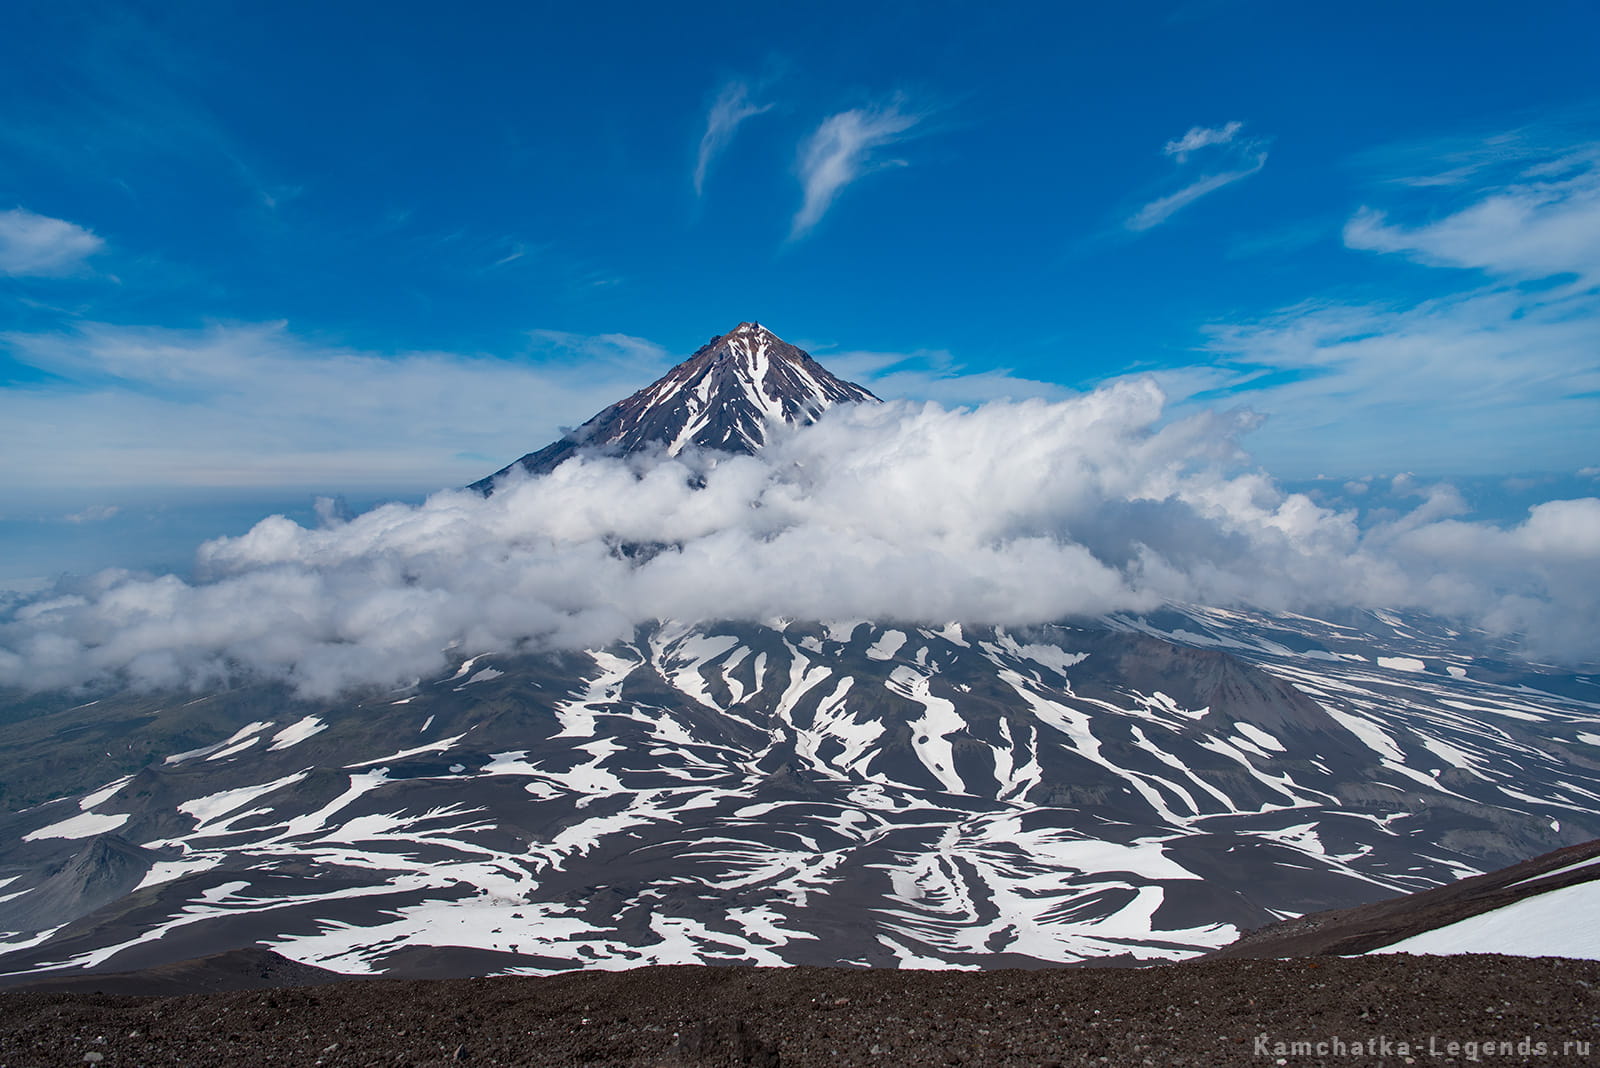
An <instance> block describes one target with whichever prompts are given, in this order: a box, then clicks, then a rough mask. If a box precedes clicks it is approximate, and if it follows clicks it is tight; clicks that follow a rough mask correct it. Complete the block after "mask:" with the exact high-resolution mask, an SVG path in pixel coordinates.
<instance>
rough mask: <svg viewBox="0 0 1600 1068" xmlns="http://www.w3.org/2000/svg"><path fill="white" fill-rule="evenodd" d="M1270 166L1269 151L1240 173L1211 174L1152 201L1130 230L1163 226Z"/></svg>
mask: <svg viewBox="0 0 1600 1068" xmlns="http://www.w3.org/2000/svg"><path fill="white" fill-rule="evenodd" d="M1266 164H1267V154H1266V153H1265V152H1262V153H1260V154H1259V155H1257V156H1256V157H1255V158H1254V159H1253V160H1251V161H1250V163H1249V166H1246V167H1244V168H1242V169H1240V170H1236V171H1223V172H1222V173H1220V174H1208V175H1206V176H1205V177H1204V178H1200V179H1198V180H1196V181H1194V182H1191V183H1189V184H1188V185H1186V186H1184V187H1183V188H1182V189H1180V190H1178V191H1177V192H1176V193H1172V194H1170V195H1168V196H1164V197H1160V198H1158V199H1156V200H1152V201H1151V202H1150V203H1148V204H1146V205H1145V206H1144V207H1142V208H1140V209H1139V210H1138V211H1136V212H1134V213H1133V214H1132V215H1130V216H1129V217H1128V221H1127V224H1126V225H1127V227H1128V229H1130V230H1136V231H1142V230H1148V229H1150V228H1151V227H1153V226H1160V225H1161V224H1162V223H1164V222H1166V221H1167V220H1168V219H1170V218H1172V216H1174V215H1176V214H1177V213H1178V212H1179V211H1181V210H1182V209H1183V208H1186V207H1188V206H1189V205H1190V204H1193V203H1194V202H1195V201H1197V200H1199V199H1200V198H1201V197H1203V196H1205V195H1206V194H1207V193H1215V192H1216V191H1217V190H1219V189H1221V188H1223V187H1224V186H1229V185H1232V184H1233V183H1234V182H1237V181H1239V180H1240V179H1241V178H1248V177H1250V176H1251V175H1252V174H1254V173H1256V172H1257V171H1259V170H1260V169H1261V168H1262V167H1264V166H1266Z"/></svg>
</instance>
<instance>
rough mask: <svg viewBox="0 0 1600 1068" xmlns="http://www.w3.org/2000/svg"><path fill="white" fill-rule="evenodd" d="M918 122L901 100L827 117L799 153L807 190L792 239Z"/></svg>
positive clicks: (800, 233)
mask: <svg viewBox="0 0 1600 1068" xmlns="http://www.w3.org/2000/svg"><path fill="white" fill-rule="evenodd" d="M919 121H921V116H920V115H915V114H911V113H909V112H907V111H904V110H902V107H901V101H899V100H898V99H896V100H893V101H891V102H890V103H888V104H885V105H882V106H880V107H872V108H854V109H852V110H850V111H842V112H840V113H839V114H837V115H830V116H829V117H828V118H826V119H824V120H823V121H822V125H820V126H818V127H817V129H816V131H815V132H814V133H812V135H811V137H810V138H809V139H808V140H807V141H806V143H805V145H804V147H803V148H802V149H801V151H800V183H801V185H802V186H803V187H804V191H805V192H804V198H803V200H802V203H801V205H800V210H799V211H798V212H796V213H795V217H794V223H793V225H792V226H791V227H790V230H789V236H790V237H791V238H797V237H800V236H802V235H804V234H805V233H807V232H808V231H809V230H810V229H811V228H812V227H814V226H816V225H817V223H818V222H820V221H821V219H822V216H823V215H824V214H825V213H826V212H827V210H828V208H829V206H830V205H832V203H833V201H834V198H835V197H837V196H838V195H839V193H840V191H841V190H843V189H844V187H845V186H847V185H849V184H850V183H851V182H853V181H855V180H856V179H857V178H859V177H861V175H862V173H863V170H864V168H868V167H869V166H872V165H873V164H874V161H873V159H872V153H873V151H874V150H875V149H878V148H881V147H883V146H884V145H889V144H893V143H894V142H896V141H898V140H900V139H901V137H902V135H903V134H904V133H905V132H906V131H907V130H909V129H911V128H912V127H913V126H915V125H916V124H917V123H918V122H919ZM877 165H879V166H881V165H882V164H881V163H879V164H877Z"/></svg>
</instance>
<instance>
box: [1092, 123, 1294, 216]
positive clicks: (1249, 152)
mask: <svg viewBox="0 0 1600 1068" xmlns="http://www.w3.org/2000/svg"><path fill="white" fill-rule="evenodd" d="M1243 129H1244V123H1242V122H1238V121H1235V122H1229V123H1227V124H1225V125H1223V126H1217V127H1208V126H1193V127H1190V129H1189V131H1188V132H1187V133H1185V134H1184V135H1183V136H1182V137H1180V138H1178V139H1176V140H1174V141H1168V142H1167V143H1166V145H1165V146H1163V148H1162V150H1161V152H1162V155H1165V156H1171V157H1172V159H1173V160H1174V161H1176V162H1177V164H1178V165H1179V166H1180V167H1184V166H1187V164H1188V163H1189V160H1190V157H1191V156H1193V155H1194V154H1196V153H1199V152H1206V153H1207V157H1208V158H1214V159H1219V161H1220V162H1222V163H1224V164H1226V165H1227V166H1226V168H1225V169H1222V170H1212V171H1211V172H1210V173H1208V174H1204V175H1201V176H1200V177H1199V178H1196V179H1194V180H1193V181H1191V182H1189V184H1187V185H1185V186H1183V187H1182V188H1181V189H1179V190H1177V191H1176V192H1173V193H1168V194H1167V195H1166V196H1163V197H1157V198H1156V199H1155V200H1152V201H1150V202H1149V203H1148V204H1146V205H1145V206H1144V207H1142V208H1140V209H1139V210H1138V211H1136V212H1134V213H1133V214H1132V215H1130V216H1128V218H1127V220H1126V221H1125V222H1124V223H1123V225H1124V226H1125V227H1127V228H1128V229H1129V230H1132V231H1134V232H1135V233H1141V232H1143V231H1145V230H1149V229H1151V228H1153V227H1156V226H1160V225H1161V224H1162V223H1164V222H1166V221H1167V220H1168V219H1170V218H1172V217H1173V216H1174V215H1176V214H1177V213H1178V212H1180V211H1182V210H1183V209H1184V208H1186V207H1188V206H1189V205H1190V204H1193V203H1194V202H1195V201H1197V200H1199V199H1200V198H1201V197H1203V196H1206V195H1207V194H1209V193H1215V192H1216V191H1217V190H1219V189H1221V188H1223V187H1224V186H1229V185H1232V184H1233V183H1234V182H1237V181H1239V180H1240V179H1243V178H1248V177H1250V176H1251V175H1252V174H1254V173H1256V172H1257V171H1259V170H1260V169H1261V168H1262V167H1264V166H1266V163H1267V150H1266V147H1265V144H1264V142H1262V141H1261V140H1259V139H1257V138H1250V137H1241V136H1239V135H1240V133H1241V131H1243ZM1208 150H1216V151H1214V152H1213V151H1208Z"/></svg>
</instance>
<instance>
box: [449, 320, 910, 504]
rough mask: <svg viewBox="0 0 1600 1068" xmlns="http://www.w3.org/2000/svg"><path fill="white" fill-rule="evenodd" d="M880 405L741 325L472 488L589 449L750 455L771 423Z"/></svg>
mask: <svg viewBox="0 0 1600 1068" xmlns="http://www.w3.org/2000/svg"><path fill="white" fill-rule="evenodd" d="M877 400H878V398H877V397H875V396H873V395H872V394H871V393H870V392H868V391H867V390H865V389H863V388H862V387H861V386H858V385H856V384H855V383H853V382H846V381H844V380H843V379H840V378H837V377H835V376H834V375H833V374H831V373H829V371H828V369H827V368H825V367H823V366H822V365H821V364H820V363H818V362H817V361H816V360H814V359H812V358H811V356H810V354H809V353H806V352H804V351H802V350H800V349H798V348H796V347H795V346H793V345H790V344H789V343H788V342H786V341H784V340H783V339H782V338H780V337H778V335H776V334H774V333H773V332H772V331H770V330H768V329H767V328H766V327H764V326H762V325H761V324H760V323H757V322H745V323H740V324H739V325H738V326H736V327H734V328H733V329H732V330H730V331H728V332H727V333H726V334H719V335H717V336H716V337H713V338H712V339H711V340H710V341H708V342H707V343H706V344H705V345H703V346H702V347H701V348H700V349H699V350H698V351H696V352H695V353H694V355H692V356H690V357H689V358H688V359H687V360H685V361H683V362H682V363H680V364H679V365H678V366H676V367H674V368H673V369H672V370H671V371H668V372H667V373H666V374H665V375H663V376H662V377H661V378H659V379H657V380H656V381H655V382H652V383H651V384H650V385H648V386H646V387H645V388H644V389H641V390H640V391H639V392H637V393H635V394H634V395H633V396H631V397H629V398H627V399H626V400H622V401H618V402H617V403H616V404H613V405H612V406H611V407H609V408H607V409H606V410H605V411H603V412H601V413H599V414H598V415H596V416H595V417H594V418H593V419H590V420H589V421H588V422H587V423H584V424H583V425H582V426H581V427H579V428H578V429H577V430H575V431H573V432H572V433H571V434H568V435H567V436H566V437H564V438H562V439H561V440H560V441H557V442H553V443H552V444H550V445H547V446H545V447H544V448H543V449H540V450H539V451H538V452H533V453H529V454H528V455H526V456H524V457H522V459H520V460H518V461H517V462H516V463H515V464H512V465H510V466H508V467H506V468H504V469H502V470H500V471H497V472H495V473H494V474H493V475H491V476H489V477H488V478H486V479H484V480H483V481H482V482H478V483H475V484H474V488H475V489H479V490H482V491H485V492H487V491H489V490H490V489H492V485H493V482H494V480H495V479H496V478H499V477H500V476H501V475H503V474H505V473H507V472H509V471H511V470H512V469H513V468H515V467H518V466H521V467H522V468H524V469H526V470H527V471H529V472H531V473H533V474H544V473H545V472H548V471H552V470H554V469H555V468H556V467H557V466H558V465H559V464H561V463H562V462H563V461H565V460H566V459H567V458H569V457H570V456H572V455H573V454H574V453H575V452H577V451H578V450H579V449H580V448H584V447H588V448H599V449H603V450H606V451H613V452H617V453H628V452H636V451H638V450H640V449H644V448H648V447H651V446H656V445H664V446H665V447H666V450H667V452H668V453H670V454H673V455H676V454H677V453H678V452H680V451H681V450H683V449H684V448H687V447H688V446H690V445H698V446H700V447H702V448H708V449H721V450H724V451H727V452H743V453H749V452H753V451H755V450H756V449H758V448H760V447H761V446H762V445H763V444H764V443H765V441H766V427H767V424H768V423H769V422H773V421H781V422H784V423H791V424H803V423H810V422H812V421H814V420H815V419H816V418H817V417H818V416H819V415H820V414H821V413H822V412H823V411H825V410H826V409H828V408H831V407H832V406H833V405H835V404H841V403H858V402H863V401H874V402H875V401H877Z"/></svg>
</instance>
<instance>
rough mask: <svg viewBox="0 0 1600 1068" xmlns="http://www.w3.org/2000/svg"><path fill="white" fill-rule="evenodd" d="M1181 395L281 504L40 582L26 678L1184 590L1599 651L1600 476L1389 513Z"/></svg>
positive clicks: (943, 416) (371, 674)
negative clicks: (243, 525)
mask: <svg viewBox="0 0 1600 1068" xmlns="http://www.w3.org/2000/svg"><path fill="white" fill-rule="evenodd" d="M1163 406H1164V399H1163V397H1162V394H1161V392H1160V390H1159V389H1158V388H1157V387H1156V386H1155V385H1154V384H1153V383H1152V382H1150V381H1135V382H1124V383H1119V384H1117V385H1114V386H1111V387H1107V388H1104V389H1101V390H1097V391H1096V392H1094V393H1090V394H1086V395H1081V396H1077V397H1073V398H1070V399H1067V400H1064V401H1059V402H1055V403H1047V402H1044V401H1040V400H1032V401H1025V402H1021V403H1006V402H997V403H992V404H986V405H983V406H981V407H978V408H975V409H956V410H949V409H945V408H942V407H940V406H938V405H934V404H926V405H915V404H909V403H892V404H886V405H882V406H878V405H873V406H860V407H856V406H848V407H844V408H840V409H835V410H834V411H832V412H830V413H829V414H828V415H827V416H826V417H825V418H824V419H822V420H821V421H820V422H819V423H817V424H816V425H814V426H811V427H806V428H800V429H794V430H788V431H785V432H782V433H779V434H777V435H776V436H775V439H774V440H773V441H772V442H771V444H769V446H768V447H767V448H766V449H765V450H764V451H763V453H762V454H761V455H759V456H753V457H743V456H724V455H717V454H706V453H698V454H693V453H691V454H687V455H685V456H683V457H680V458H675V459H673V458H665V457H662V456H653V457H652V456H645V457H633V458H630V459H616V458H586V459H580V460H575V461H572V462H570V463H568V464H566V465H564V466H563V467H561V468H559V469H558V470H557V471H555V472H554V473H552V474H550V475H548V476H546V477H543V478H536V479H527V480H525V481H521V482H517V483H513V484H510V485H507V486H505V487H504V488H503V489H502V490H501V491H500V492H498V493H496V494H495V495H494V496H493V497H490V498H487V499H485V498H480V497H478V496H476V495H473V494H470V493H466V492H461V491H449V492H443V493H439V494H436V495H435V496H433V497H432V498H430V499H429V500H428V501H427V502H426V503H424V504H422V505H420V506H416V507H411V506H402V505H389V506H386V507H384V508H380V509H378V510H376V511H373V512H369V513H367V514H365V515H362V516H359V517H357V518H355V519H352V520H349V521H344V520H342V519H340V518H339V517H338V516H337V514H336V513H335V512H334V511H333V510H331V509H330V510H327V515H326V516H325V525H324V526H322V527H319V528H316V529H307V528H304V527H301V526H299V525H297V524H295V523H293V522H290V521H289V520H287V519H285V518H282V517H273V518H269V519H266V520H263V521H262V522H261V523H259V524H258V525H257V526H256V527H255V528H254V529H253V530H251V531H250V532H249V533H247V534H245V535H243V536H241V537H237V538H223V539H219V540H216V541H212V542H209V543H207V544H206V545H204V546H203V547H202V548H201V549H200V553H199V568H198V574H199V576H200V577H199V578H198V579H197V580H196V581H194V582H186V581H183V580H181V579H179V578H177V577H174V576H162V577H149V576H139V575H132V574H128V573H124V572H105V573H102V574H100V575H97V576H95V577H93V578H90V579H87V580H83V581H80V582H78V583H76V584H75V585H73V586H71V587H65V586H63V587H61V588H57V589H55V590H53V591H50V592H49V593H47V594H43V595H40V596H37V597H35V598H33V599H31V600H28V601H25V602H22V603H20V604H14V605H13V606H12V607H11V609H10V610H9V612H8V615H7V618H6V620H5V622H3V623H0V684H6V685H20V686H27V687H32V688H47V687H59V686H66V685H72V684H77V683H83V682H89V681H94V680H97V679H107V680H115V681H128V682H132V683H134V684H141V685H148V686H173V685H181V684H191V685H205V684H209V683H214V682H218V681H221V680H223V679H227V678H235V677H248V676H265V677H270V678H281V679H285V680H287V681H289V682H290V683H292V684H293V685H294V686H295V687H296V688H297V689H298V690H299V691H300V692H301V693H302V694H305V695H307V696H323V695H331V694H333V693H336V692H338V691H340V690H343V689H346V688H350V687H358V686H368V685H386V684H398V683H404V682H406V681H408V680H411V679H414V678H417V677H419V676H424V675H427V674H428V673H430V672H435V671H438V670H440V669H442V668H443V667H444V666H445V663H446V660H447V657H448V656H449V655H450V653H449V650H451V649H456V650H464V651H471V652H483V651H510V650H518V649H539V648H558V647H566V648H580V647H595V646H600V645H604V644H606V643H608V642H610V641H613V640H615V639H618V638H621V637H625V636H627V635H628V634H629V633H630V632H631V630H632V628H633V626H634V625H635V624H636V623H638V622H641V621H646V620H652V619H677V620H683V621H694V620H710V619H749V620H765V619H772V618H775V617H790V618H804V619H820V620H836V619H851V618H871V619H877V620H885V621H890V620H893V621H900V622H905V623H917V622H926V623H937V622H944V621H947V620H952V619H955V620H963V621H968V622H973V623H980V622H994V623H1007V624H1020V623H1027V622H1038V621H1045V620H1052V619H1059V618H1063V617H1069V616H1093V615H1097V614H1101V613H1105V612H1110V611H1116V610H1143V609H1150V608H1154V607H1156V606H1158V605H1160V604H1162V603H1163V602H1167V601H1180V602H1200V603H1209V604H1222V605H1242V606H1254V607H1259V608H1264V609H1311V608H1317V607H1326V606H1330V605H1333V606H1373V607H1376V606H1385V607H1393V608H1406V607H1415V608H1422V609H1428V610H1432V611H1437V612H1442V613H1445V614H1448V615H1452V616H1457V617H1461V618H1464V619H1467V620H1469V621H1471V622H1474V623H1476V624H1479V625H1483V626H1488V627H1492V628H1497V629H1500V630H1505V631H1522V632H1526V633H1527V634H1529V635H1530V638H1531V639H1532V640H1533V641H1536V642H1540V643H1543V647H1544V648H1547V649H1555V650H1558V651H1561V652H1565V653H1568V654H1571V655H1574V656H1586V655H1591V654H1593V653H1594V651H1595V649H1594V644H1593V643H1594V639H1593V637H1592V635H1594V634H1595V633H1596V632H1597V631H1596V626H1595V625H1596V623H1597V622H1600V619H1597V616H1600V609H1597V605H1600V568H1597V563H1600V499H1593V498H1589V499H1583V500H1572V501H1556V502H1551V503H1548V504H1544V505H1541V506H1539V507H1538V508H1536V509H1534V510H1533V512H1532V513H1531V514H1530V515H1529V516H1528V518H1527V519H1526V521H1524V522H1523V523H1521V524H1520V525H1518V526H1515V527H1513V528H1511V529H1499V528H1494V527H1490V526H1487V525H1483V524H1477V523H1469V522H1463V521H1461V520H1460V519H1456V518H1451V517H1450V513H1451V512H1452V511H1453V510H1454V509H1453V506H1452V503H1451V502H1452V498H1451V495H1450V494H1449V493H1448V492H1445V491H1441V492H1439V493H1432V494H1425V495H1424V498H1423V501H1424V503H1423V505H1422V506H1421V507H1420V508H1419V510H1418V511H1416V512H1414V513H1412V515H1410V516H1408V517H1403V518H1401V519H1399V520H1397V521H1394V522H1391V523H1388V524H1386V525H1384V526H1381V527H1377V528H1369V529H1365V530H1363V529H1361V528H1360V527H1359V526H1358V524H1357V523H1356V521H1355V517H1354V516H1353V515H1351V514H1348V513H1343V514H1341V513H1335V512H1331V511H1329V510H1327V509H1324V508H1322V507H1320V506H1318V505H1317V504H1315V503H1314V502H1313V501H1312V500H1310V499H1309V498H1307V497H1305V496H1303V495H1299V494H1291V493H1286V492H1284V491H1283V490H1282V489H1280V488H1279V487H1278V486H1277V485H1276V484H1274V483H1273V482H1272V481H1271V480H1270V479H1269V478H1267V477H1266V476H1265V475H1262V474H1260V473H1259V472H1256V471H1254V470H1253V469H1251V468H1250V467H1249V466H1248V465H1247V464H1246V463H1245V462H1244V460H1245V458H1244V457H1243V455H1242V454H1241V453H1240V452H1239V448H1238V445H1237V442H1236V438H1237V435H1238V434H1239V433H1240V432H1242V431H1244V430H1246V429H1248V428H1249V427H1250V426H1251V425H1252V423H1253V422H1254V418H1255V417H1253V416H1250V415H1248V414H1244V413H1230V414H1217V413H1209V412H1208V413H1202V414H1198V415H1194V416H1191V417H1188V418H1185V419H1182V420H1179V421H1176V422H1171V423H1166V424H1165V425H1164V424H1163ZM639 546H647V547H649V548H650V549H651V550H652V551H649V552H638V551H628V552H625V551H623V548H624V547H634V548H635V550H636V549H637V547H639Z"/></svg>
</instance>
